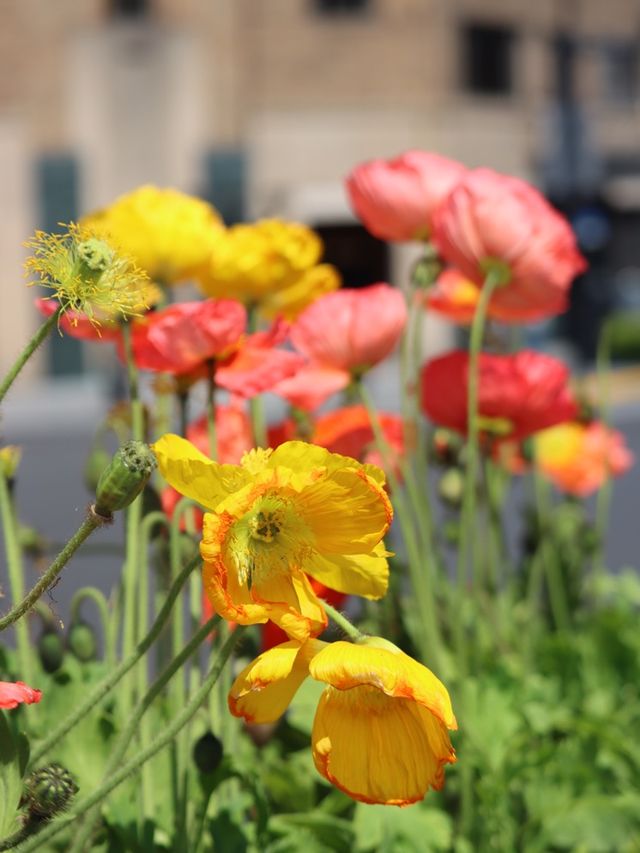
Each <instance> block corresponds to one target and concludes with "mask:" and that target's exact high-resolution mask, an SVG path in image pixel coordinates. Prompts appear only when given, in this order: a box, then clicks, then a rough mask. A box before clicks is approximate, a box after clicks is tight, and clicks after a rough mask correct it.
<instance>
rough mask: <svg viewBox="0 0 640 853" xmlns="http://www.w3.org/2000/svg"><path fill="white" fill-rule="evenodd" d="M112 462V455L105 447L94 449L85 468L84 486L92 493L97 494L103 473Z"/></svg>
mask: <svg viewBox="0 0 640 853" xmlns="http://www.w3.org/2000/svg"><path fill="white" fill-rule="evenodd" d="M109 462H111V454H110V453H109V451H108V450H105V449H104V447H97V446H96V447H94V448H93V449H92V450H91V453H90V454H89V457H88V458H87V463H86V465H85V466H84V484H85V486H86V487H87V489H89V491H90V492H95V490H96V489H97V488H98V483H99V482H100V477H101V476H102V472H103V471H104V469H105V468H106V467H107V465H108V464H109Z"/></svg>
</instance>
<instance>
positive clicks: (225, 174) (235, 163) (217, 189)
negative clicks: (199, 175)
mask: <svg viewBox="0 0 640 853" xmlns="http://www.w3.org/2000/svg"><path fill="white" fill-rule="evenodd" d="M245 160H246V158H245V155H244V151H242V150H241V149H239V148H217V149H214V150H212V151H210V152H209V153H208V154H207V155H206V156H205V172H206V179H205V187H204V191H203V193H202V195H203V196H204V198H206V199H207V201H210V202H211V204H213V205H214V207H216V208H217V210H218V212H219V213H220V215H221V216H222V218H223V219H224V221H225V223H226V224H227V225H233V224H234V223H235V222H241V221H242V220H243V218H244V207H245V204H244V202H245V182H246V163H245Z"/></svg>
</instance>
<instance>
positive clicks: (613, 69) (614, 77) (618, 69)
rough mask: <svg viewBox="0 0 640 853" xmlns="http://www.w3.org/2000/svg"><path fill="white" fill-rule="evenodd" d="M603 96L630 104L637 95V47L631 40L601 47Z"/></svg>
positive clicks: (616, 101)
mask: <svg viewBox="0 0 640 853" xmlns="http://www.w3.org/2000/svg"><path fill="white" fill-rule="evenodd" d="M602 64H603V77H604V97H605V98H606V99H607V100H608V101H613V102H615V103H617V104H630V103H632V102H633V101H635V100H636V98H637V96H638V70H639V68H638V49H637V47H636V45H635V44H634V43H633V42H626V41H618V42H609V43H608V44H605V45H604V47H603V49H602Z"/></svg>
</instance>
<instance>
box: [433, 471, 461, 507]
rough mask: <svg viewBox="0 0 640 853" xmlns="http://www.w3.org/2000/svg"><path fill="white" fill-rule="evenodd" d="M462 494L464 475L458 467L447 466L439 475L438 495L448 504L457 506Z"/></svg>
mask: <svg viewBox="0 0 640 853" xmlns="http://www.w3.org/2000/svg"><path fill="white" fill-rule="evenodd" d="M463 494H464V477H463V475H462V471H461V470H460V469H459V468H449V469H448V470H447V471H445V472H444V474H443V475H442V477H440V482H439V483H438V495H439V496H440V498H441V499H442V500H443V501H444V502H445V503H447V504H449V506H452V507H458V506H460V504H461V503H462V496H463Z"/></svg>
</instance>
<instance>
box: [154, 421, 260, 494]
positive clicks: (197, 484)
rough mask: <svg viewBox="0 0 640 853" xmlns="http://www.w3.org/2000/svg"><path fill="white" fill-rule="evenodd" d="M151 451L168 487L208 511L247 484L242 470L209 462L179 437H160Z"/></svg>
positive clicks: (245, 475) (247, 478)
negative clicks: (171, 487)
mask: <svg viewBox="0 0 640 853" xmlns="http://www.w3.org/2000/svg"><path fill="white" fill-rule="evenodd" d="M152 449H153V452H154V453H155V455H156V459H157V460H158V468H159V469H160V473H161V474H162V476H163V477H164V478H165V480H166V481H167V482H168V483H169V485H171V486H173V488H174V489H177V490H178V491H179V492H180V493H181V494H182V495H186V497H188V498H191V499H192V500H195V501H198V503H200V504H202V506H204V507H207V508H208V509H215V508H216V506H217V505H218V504H219V503H220V502H221V501H222V500H224V499H225V498H226V497H227V495H229V494H230V493H232V492H235V491H238V490H239V489H241V488H242V487H243V486H245V485H246V484H247V483H249V482H250V475H249V474H248V473H247V472H246V471H245V470H244V469H243V468H241V467H239V466H237V465H220V464H218V463H217V462H212V461H211V459H207V457H206V456H205V455H204V453H201V452H200V451H199V450H198V449H197V448H196V447H194V445H193V444H191V442H190V441H187V440H186V439H185V438H180V436H178V435H172V434H170V433H167V434H166V435H163V436H162V437H161V438H159V439H158V440H157V441H156V442H155V443H154V444H153V446H152Z"/></svg>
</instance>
